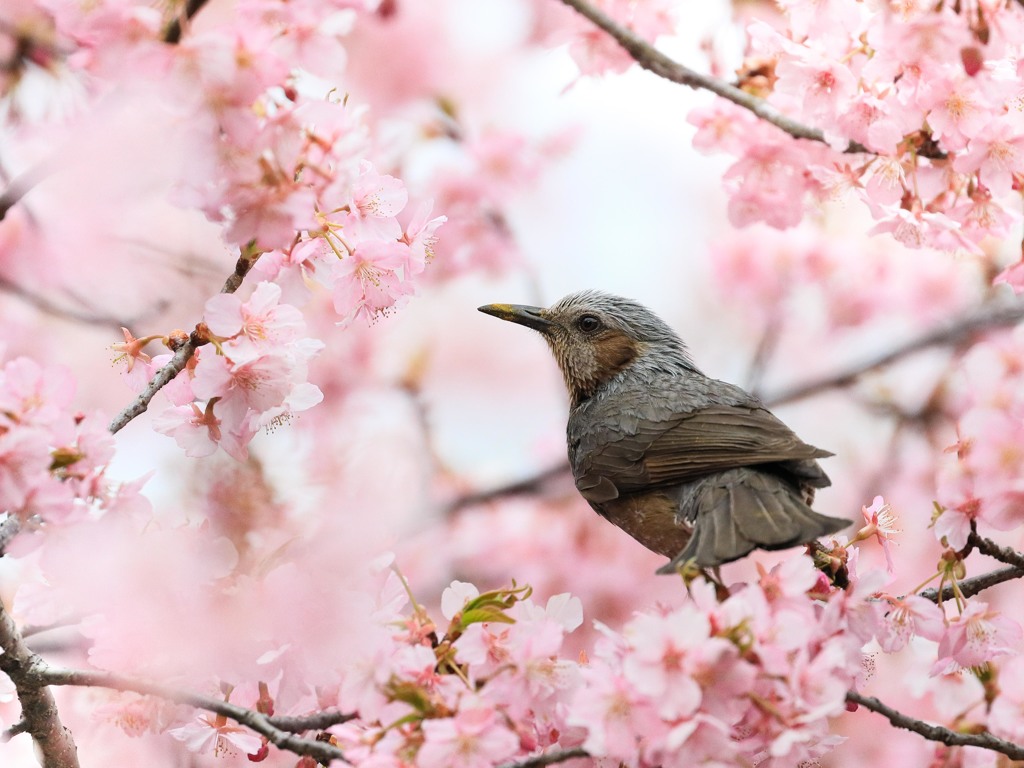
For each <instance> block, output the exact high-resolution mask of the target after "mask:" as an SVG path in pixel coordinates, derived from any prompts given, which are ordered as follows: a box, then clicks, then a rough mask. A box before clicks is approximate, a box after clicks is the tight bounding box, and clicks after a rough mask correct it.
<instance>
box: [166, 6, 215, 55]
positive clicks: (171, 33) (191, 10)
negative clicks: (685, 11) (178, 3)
mask: <svg viewBox="0 0 1024 768" xmlns="http://www.w3.org/2000/svg"><path fill="white" fill-rule="evenodd" d="M204 5H206V0H188V2H186V3H185V10H184V13H183V14H182V16H178V17H176V18H175V19H174V20H173V21H172V22H171V23H170V24H169V25H168V26H167V30H166V31H165V32H164V42H165V43H170V44H171V45H177V44H178V43H180V42H181V35H182V32H183V22H185V21H191V20H192V17H193V16H195V15H196V14H197V13H199V11H200V10H201V9H202V7H203V6H204Z"/></svg>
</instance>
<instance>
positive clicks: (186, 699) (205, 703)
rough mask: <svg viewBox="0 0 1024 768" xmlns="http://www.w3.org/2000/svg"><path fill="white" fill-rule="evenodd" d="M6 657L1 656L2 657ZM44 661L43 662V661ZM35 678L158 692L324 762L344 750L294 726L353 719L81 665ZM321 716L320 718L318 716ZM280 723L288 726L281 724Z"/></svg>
mask: <svg viewBox="0 0 1024 768" xmlns="http://www.w3.org/2000/svg"><path fill="white" fill-rule="evenodd" d="M2 658H3V657H0V659H2ZM40 663H42V662H40ZM31 678H32V680H33V681H34V682H35V683H36V685H38V686H46V685H77V686H91V687H97V688H110V689H112V690H115V691H132V692H134V693H140V694H142V695H144V696H156V697H158V698H161V699H166V700H167V701H173V702H176V703H178V704H185V705H188V706H190V707H195V708H197V709H205V710H207V711H209V712H213V713H215V714H218V715H223V716H224V717H227V718H230V719H231V720H234V721H235V722H236V723H238V724H239V725H244V726H245V727H246V728H249V729H251V730H253V731H255V732H256V733H258V734H260V735H261V736H265V737H266V739H267V741H269V742H270V743H271V744H273V745H274V746H276V747H277V748H278V749H283V750H287V751H289V752H293V753H294V754H296V755H306V756H309V757H312V758H313V759H314V760H317V761H318V762H320V763H323V764H324V765H327V764H329V763H331V762H332V761H334V760H341V761H343V762H348V761H347V760H345V755H344V753H343V752H342V751H341V750H340V749H338V748H337V747H335V746H334V745H332V744H328V743H327V742H324V741H314V740H313V739H304V738H301V737H299V736H295V735H294V734H293V733H291V732H290V731H291V727H292V726H297V725H301V724H304V723H312V724H313V725H312V726H311V728H312V727H315V726H316V724H318V723H319V722H323V721H326V722H328V723H329V724H332V725H333V724H336V723H338V722H344V720H343V719H340V718H342V717H344V718H346V719H351V716H349V715H343V714H342V713H340V712H337V711H336V710H329V711H327V712H322V713H318V714H317V715H311V716H309V717H305V718H304V717H294V718H292V717H282V718H272V717H267V716H266V715H263V714H261V713H259V712H257V711H255V710H252V709H247V708H246V707H240V706H238V705H237V704H232V703H230V702H227V701H222V700H220V699H215V698H213V697H211V696H202V695H200V694H198V693H191V692H189V691H181V690H178V689H176V688H171V687H169V686H166V685H160V684H159V683H150V682H146V681H144V680H135V679H132V678H130V677H125V676H123V675H116V674H114V673H112V672H101V671H94V670H79V669H58V668H55V667H49V666H46V665H45V664H43V665H42V667H41V668H39V669H36V670H34V671H33V672H32V673H31ZM318 718H319V719H318ZM277 723H281V724H282V725H283V726H285V727H281V726H279V725H278V724H277Z"/></svg>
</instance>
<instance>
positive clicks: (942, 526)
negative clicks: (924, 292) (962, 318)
mask: <svg viewBox="0 0 1024 768" xmlns="http://www.w3.org/2000/svg"><path fill="white" fill-rule="evenodd" d="M1022 393H1024V331H1022V329H1021V328H1017V329H1016V330H1014V331H1012V332H1008V333H1003V334H999V335H995V336H992V337H990V338H988V339H986V340H985V341H982V342H980V343H978V344H976V345H975V346H974V347H972V348H971V350H970V351H969V352H968V353H967V354H966V355H965V356H964V359H963V361H962V363H961V365H960V370H959V371H958V377H957V379H956V380H955V385H954V386H953V387H952V392H951V395H950V399H951V401H952V402H951V406H952V409H953V410H954V413H955V415H956V417H957V440H956V442H955V443H954V444H953V445H951V446H949V448H948V450H947V451H946V454H945V457H944V460H943V462H942V463H941V465H940V467H939V474H938V511H939V514H938V517H937V519H936V523H935V532H936V534H937V535H938V536H939V537H945V539H946V541H947V543H948V544H949V546H951V547H953V548H954V549H962V548H963V547H964V546H965V545H966V543H967V536H968V534H969V533H970V530H971V525H972V523H978V522H980V523H982V524H983V525H985V526H989V527H991V528H994V529H997V530H1003V531H1006V530H1012V529H1015V528H1019V527H1020V526H1021V524H1022V523H1024V506H1022V502H1024V483H1022V480H1021V478H1022V477H1024V395H1022Z"/></svg>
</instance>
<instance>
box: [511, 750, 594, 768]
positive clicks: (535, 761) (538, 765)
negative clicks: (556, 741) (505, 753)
mask: <svg viewBox="0 0 1024 768" xmlns="http://www.w3.org/2000/svg"><path fill="white" fill-rule="evenodd" d="M581 757H590V753H589V752H587V750H585V749H582V748H581V747H573V748H572V749H559V750H556V751H554V752H548V753H546V754H543V755H536V756H535V757H528V758H526V759H525V760H517V761H515V762H512V763H503V764H502V765H500V766H498V768H544V766H546V765H555V764H557V763H564V762H565V761H566V760H575V759H577V758H581Z"/></svg>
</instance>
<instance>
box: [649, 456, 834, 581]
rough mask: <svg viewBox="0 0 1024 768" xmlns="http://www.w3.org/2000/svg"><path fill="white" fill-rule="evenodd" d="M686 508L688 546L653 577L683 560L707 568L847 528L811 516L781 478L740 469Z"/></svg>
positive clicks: (707, 486) (710, 484)
mask: <svg viewBox="0 0 1024 768" xmlns="http://www.w3.org/2000/svg"><path fill="white" fill-rule="evenodd" d="M687 506H688V507H689V510H690V519H689V520H688V521H687V522H689V523H690V524H691V525H692V526H693V534H692V535H691V537H690V541H689V543H688V544H687V545H686V547H685V548H684V549H683V550H682V552H680V553H679V554H678V555H676V556H675V557H674V558H672V561H671V562H669V563H668V564H666V565H665V566H663V567H662V568H660V569H658V573H674V572H675V570H676V568H677V567H678V566H679V565H682V564H683V563H685V562H686V561H688V560H693V561H694V562H695V563H696V564H697V565H699V566H701V567H702V568H708V567H712V566H716V565H721V564H722V563H728V562H730V561H731V560H737V559H739V558H741V557H743V556H744V555H746V554H748V553H749V552H751V551H752V550H754V549H758V548H760V549H787V548H789V547H793V546H796V545H798V544H804V543H806V542H808V541H813V540H814V539H817V538H818V537H820V536H827V535H829V534H832V533H836V532H838V531H841V530H842V529H843V528H846V527H847V526H848V525H850V521H849V520H843V519H841V518H837V517H829V516H827V515H821V514H818V513H817V512H815V511H814V510H813V509H811V508H810V507H809V506H807V504H805V503H804V501H803V498H802V494H801V493H800V491H799V490H797V489H796V488H794V487H793V486H792V485H791V484H789V483H787V482H786V481H785V480H783V479H782V478H780V477H777V476H775V475H772V474H769V473H766V472H760V471H758V470H755V469H752V468H746V467H745V468H741V469H734V470H730V471H729V472H723V473H722V474H720V475H716V476H714V477H711V478H708V479H707V480H706V481H705V482H704V484H703V487H702V488H701V489H700V490H699V492H698V493H697V494H695V498H694V499H693V501H692V502H691V504H689V505H687Z"/></svg>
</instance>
